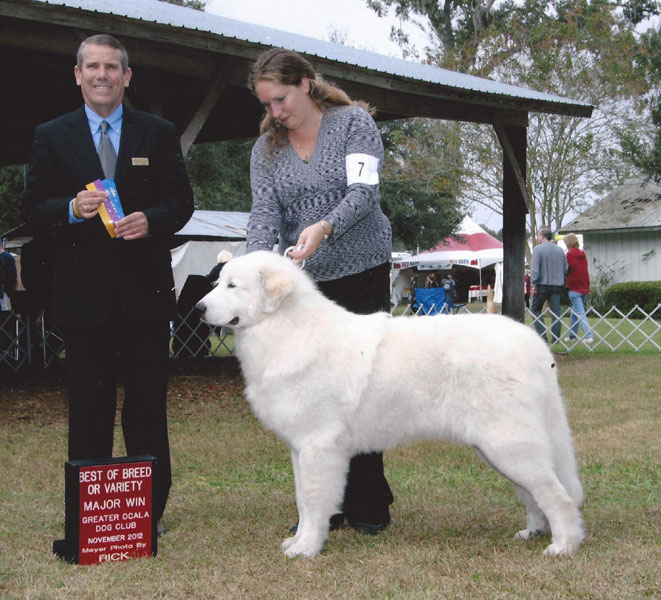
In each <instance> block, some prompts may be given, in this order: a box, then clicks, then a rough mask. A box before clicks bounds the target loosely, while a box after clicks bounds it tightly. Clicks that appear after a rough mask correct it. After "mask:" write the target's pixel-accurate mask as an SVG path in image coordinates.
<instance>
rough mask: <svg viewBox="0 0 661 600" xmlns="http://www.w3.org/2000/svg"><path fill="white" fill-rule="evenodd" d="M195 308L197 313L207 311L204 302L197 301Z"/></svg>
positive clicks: (201, 313)
mask: <svg viewBox="0 0 661 600" xmlns="http://www.w3.org/2000/svg"><path fill="white" fill-rule="evenodd" d="M195 310H196V311H197V312H198V313H200V315H203V314H204V313H205V312H207V307H206V305H205V304H204V302H198V303H197V304H196V305H195Z"/></svg>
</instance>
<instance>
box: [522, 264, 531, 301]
mask: <svg viewBox="0 0 661 600" xmlns="http://www.w3.org/2000/svg"><path fill="white" fill-rule="evenodd" d="M523 299H524V301H525V303H526V308H530V272H529V271H526V274H525V276H524V278H523Z"/></svg>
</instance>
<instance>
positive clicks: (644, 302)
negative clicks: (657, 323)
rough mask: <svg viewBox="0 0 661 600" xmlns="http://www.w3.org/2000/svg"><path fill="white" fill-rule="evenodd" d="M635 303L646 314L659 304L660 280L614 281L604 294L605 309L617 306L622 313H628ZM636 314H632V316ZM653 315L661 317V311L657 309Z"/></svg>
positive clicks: (660, 299) (660, 301)
mask: <svg viewBox="0 0 661 600" xmlns="http://www.w3.org/2000/svg"><path fill="white" fill-rule="evenodd" d="M636 304H637V305H638V306H640V308H642V309H643V310H644V311H645V312H646V313H648V314H649V313H651V312H652V311H653V310H654V309H655V308H656V307H657V306H658V305H659V304H661V281H628V282H626V283H615V284H613V285H612V286H610V287H609V288H608V289H607V290H606V293H605V295H604V310H605V311H608V310H609V309H610V308H611V307H612V306H617V308H619V309H620V310H621V311H622V312H623V313H628V312H629V311H630V310H631V309H632V308H633V307H634V306H636ZM636 316H637V315H635V314H633V315H632V317H636ZM654 317H655V318H657V319H659V318H661V313H660V312H659V311H657V313H655V315H654Z"/></svg>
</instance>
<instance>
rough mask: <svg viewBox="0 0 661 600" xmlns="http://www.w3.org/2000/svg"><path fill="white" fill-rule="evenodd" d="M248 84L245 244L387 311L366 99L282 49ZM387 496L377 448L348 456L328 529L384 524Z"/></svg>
mask: <svg viewBox="0 0 661 600" xmlns="http://www.w3.org/2000/svg"><path fill="white" fill-rule="evenodd" d="M249 84H250V87H251V89H252V90H253V92H254V93H255V95H256V96H257V98H258V99H259V101H260V102H261V103H262V104H263V106H264V108H265V110H266V113H265V115H264V117H263V119H262V123H261V128H260V133H261V136H260V138H259V139H258V140H257V142H256V143H255V146H254V147H253V151H252V158H251V162H250V181H251V187H252V196H253V205H252V211H251V213H250V220H249V223H248V238H247V251H248V252H252V251H255V250H271V249H272V248H273V247H274V245H275V244H276V243H278V244H279V248H280V251H281V252H284V250H285V249H286V248H289V247H292V246H293V247H294V249H293V250H292V251H290V256H291V257H292V258H293V259H295V260H298V261H302V260H304V259H305V260H306V262H305V269H306V271H308V273H309V274H310V275H311V276H312V277H313V279H314V280H315V281H316V282H317V285H318V287H319V289H320V290H321V291H322V292H323V293H324V294H325V295H326V296H327V297H329V298H330V299H332V300H334V301H335V302H337V303H338V304H340V305H341V306H344V307H345V308H346V309H348V310H350V311H352V312H355V313H359V314H369V313H372V312H376V311H379V310H385V311H387V310H389V308H390V279H389V274H390V266H389V260H390V256H391V249H392V234H391V230H390V223H389V222H388V219H387V217H386V216H385V215H384V214H383V212H382V211H381V204H380V201H381V199H380V196H379V176H380V173H381V166H382V162H383V144H382V142H381V136H380V134H379V130H378V129H377V127H376V124H375V123H374V119H373V118H372V117H371V115H370V112H369V107H367V105H365V104H364V103H360V102H354V101H352V100H351V99H350V98H349V97H348V96H347V94H346V93H345V92H343V91H342V90H340V89H339V88H337V87H335V86H332V85H330V84H328V83H327V82H325V81H324V80H323V79H322V78H321V77H320V76H319V75H318V74H316V73H315V70H314V68H313V67H312V65H311V64H310V63H309V62H308V61H307V60H305V59H304V58H303V57H302V56H300V55H299V54H297V53H295V52H292V51H291V50H283V49H279V48H274V49H271V50H268V51H266V52H264V53H263V54H262V55H261V56H260V57H259V58H258V60H257V62H256V63H255V65H254V67H253V69H252V72H251V74H250V80H249ZM392 501H393V497H392V493H391V491H390V487H389V486H388V482H387V481H386V479H385V476H384V474H383V455H382V454H381V453H372V454H361V455H358V456H355V457H353V459H352V460H351V465H350V469H349V475H348V479H347V486H346V489H345V496H344V503H343V506H342V511H343V512H342V513H341V514H338V515H334V516H333V517H332V518H331V528H337V527H339V526H340V525H341V524H342V522H343V521H344V519H345V518H346V519H347V520H348V521H349V524H350V525H351V526H352V527H354V528H355V529H357V530H358V531H361V532H363V533H370V534H376V533H378V532H379V531H381V530H383V529H384V528H385V527H386V526H387V525H388V524H389V523H390V511H389V505H390V504H391V503H392Z"/></svg>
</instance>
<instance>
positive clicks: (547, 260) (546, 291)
mask: <svg viewBox="0 0 661 600" xmlns="http://www.w3.org/2000/svg"><path fill="white" fill-rule="evenodd" d="M552 239H553V236H552V234H551V230H550V229H549V228H548V227H542V228H541V229H540V230H539V231H538V232H537V246H535V247H534V248H533V251H532V259H531V265H530V284H531V286H532V287H531V292H532V306H531V308H530V311H531V312H532V314H533V315H534V316H535V319H536V320H535V329H536V330H537V333H539V335H541V336H542V337H543V338H544V339H545V340H546V341H547V342H548V339H547V337H546V325H545V324H544V317H543V316H542V309H543V307H544V302H546V301H547V300H548V303H549V309H550V310H551V315H552V318H551V343H552V344H555V343H556V342H558V341H560V332H561V328H562V322H561V321H560V313H561V308H560V296H561V294H562V288H563V287H564V285H565V276H566V275H567V259H566V257H565V253H564V252H563V250H562V248H560V246H558V245H556V244H554V243H553V242H552V241H551V240H552Z"/></svg>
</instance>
